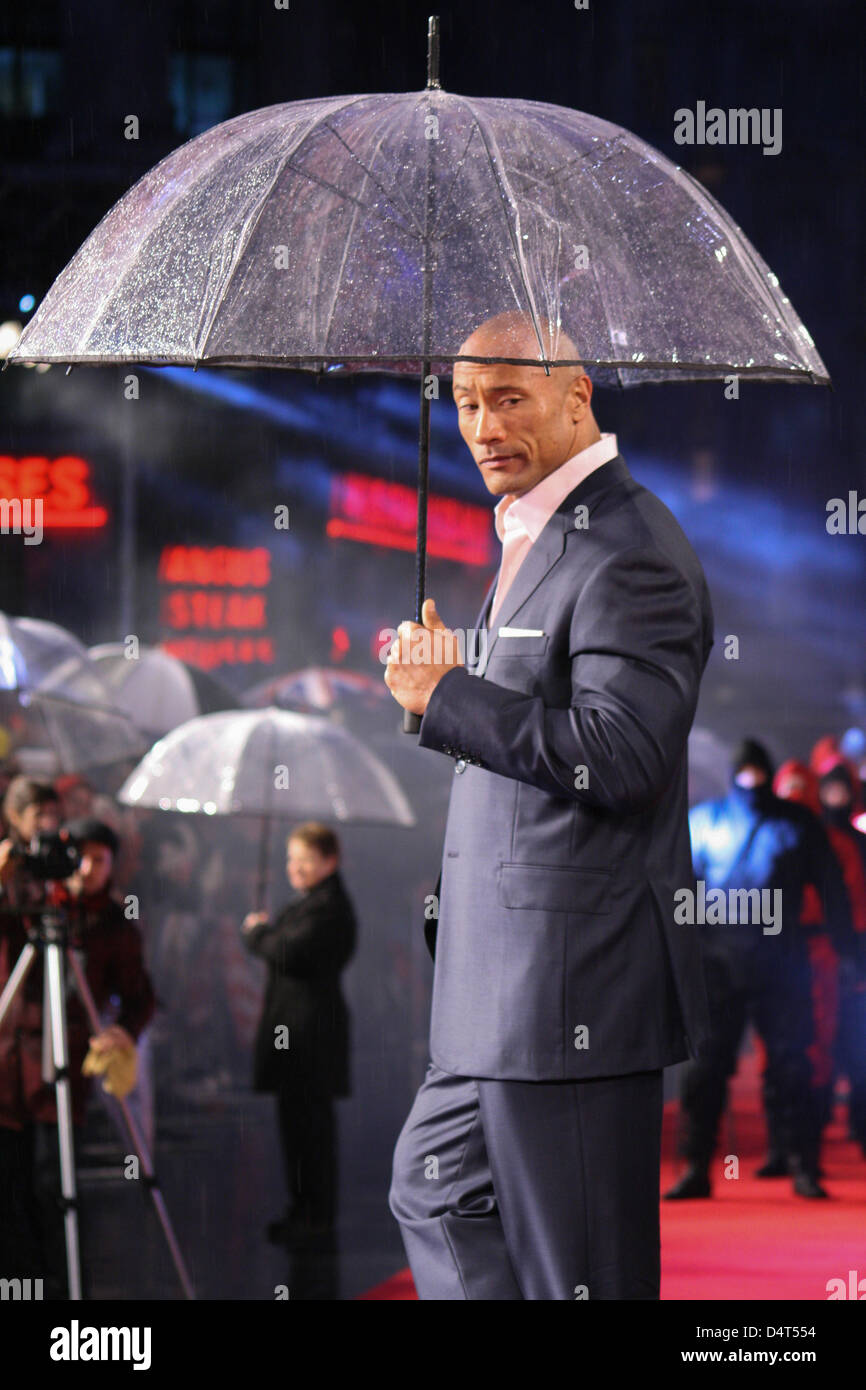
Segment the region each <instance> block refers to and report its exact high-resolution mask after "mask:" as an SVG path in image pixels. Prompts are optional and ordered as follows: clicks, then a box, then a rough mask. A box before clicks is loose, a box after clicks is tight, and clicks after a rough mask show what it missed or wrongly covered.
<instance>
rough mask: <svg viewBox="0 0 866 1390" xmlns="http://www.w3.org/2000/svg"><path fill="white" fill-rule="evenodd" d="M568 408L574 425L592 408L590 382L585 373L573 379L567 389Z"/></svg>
mask: <svg viewBox="0 0 866 1390" xmlns="http://www.w3.org/2000/svg"><path fill="white" fill-rule="evenodd" d="M568 396H569V407H570V408H571V410H572V412H573V415H572V418H573V420H574V423H575V424H578V423H579V422H580V421H581V420H582V419H583V418H584V416H585V415H586V413H587V411H589V410H590V409H591V408H592V407H591V404H590V402H591V401H592V381H591V379H590V377H589V376H588V375H587V373H586V372H581V373H580V374H579V375H578V376H576V377H574V378H573V379H572V381H571V382H570V384H569V387H568Z"/></svg>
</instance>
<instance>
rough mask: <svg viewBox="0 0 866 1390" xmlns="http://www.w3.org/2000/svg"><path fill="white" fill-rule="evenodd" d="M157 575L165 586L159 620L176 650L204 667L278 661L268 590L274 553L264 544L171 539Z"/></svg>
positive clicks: (169, 644)
mask: <svg viewBox="0 0 866 1390" xmlns="http://www.w3.org/2000/svg"><path fill="white" fill-rule="evenodd" d="M157 578H158V579H159V581H160V583H161V584H163V585H165V586H166V588H165V590H164V592H163V593H162V596H161V599H160V621H161V623H162V625H163V628H165V629H168V631H169V632H170V633H171V634H172V636H171V638H170V639H168V640H165V641H163V642H162V643H161V645H162V647H163V648H164V649H165V650H166V651H168V652H171V653H172V655H173V656H177V657H179V658H180V659H181V660H182V661H187V662H189V663H190V665H193V666H198V667H200V668H201V669H202V670H206V671H210V670H213V669H214V667H216V666H234V665H251V664H252V663H254V662H265V663H267V664H270V663H272V662H273V661H274V647H273V642H272V640H271V638H270V636H269V635H268V633H267V626H268V611H267V605H268V595H267V593H266V592H265V591H266V590H267V588H268V585H269V584H270V582H271V556H270V551H268V550H266V549H265V548H264V547H263V546H258V547H256V548H255V549H239V548H235V547H231V546H224V545H218V546H195V545H167V546H165V547H164V548H163V551H162V553H161V555H160V557H159V565H158V568H157ZM242 590H246V591H247V592H241V591H242ZM249 590H253V591H255V590H258V592H252V593H250V592H249ZM181 634H182V635H181Z"/></svg>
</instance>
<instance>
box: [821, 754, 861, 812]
mask: <svg viewBox="0 0 866 1390" xmlns="http://www.w3.org/2000/svg"><path fill="white" fill-rule="evenodd" d="M818 795H819V796H820V798H821V805H822V806H826V808H827V809H828V810H829V811H840V812H848V811H851V810H853V807H854V785H853V778H852V775H851V771H850V769H849V768H848V767H847V766H846V765H845V763H841V762H840V763H837V764H836V766H835V767H832V768H830V770H829V772H825V774H824V776H823V777H822V778H821V779H820V780H819V782H818Z"/></svg>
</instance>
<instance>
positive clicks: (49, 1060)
mask: <svg viewBox="0 0 866 1390" xmlns="http://www.w3.org/2000/svg"><path fill="white" fill-rule="evenodd" d="M21 915H22V916H26V917H28V918H35V919H37V920H38V923H39V925H38V926H37V927H32V928H30V929H29V930H28V937H29V940H28V941H27V943H26V945H25V946H24V947H23V948H22V951H21V954H20V956H19V957H18V960H17V961H16V963H15V967H14V969H13V970H12V973H11V974H10V976H9V979H8V981H7V983H6V986H5V988H4V990H3V992H2V994H0V1027H2V1026H3V1020H4V1018H5V1017H6V1014H7V1013H8V1011H9V1008H10V1006H11V1004H12V1001H13V999H14V998H15V995H16V993H17V992H18V990H19V989H21V988H22V987H23V984H24V981H25V980H26V978H27V975H28V974H29V972H30V969H31V967H32V966H33V964H34V962H35V960H36V956H37V951H40V950H41V951H42V954H43V959H44V968H43V986H44V995H43V1010H42V1076H43V1080H44V1081H46V1082H48V1083H51V1082H52V1081H53V1083H54V1093H55V1097H56V1100H57V1135H58V1140H59V1144H60V1181H61V1190H62V1193H63V1208H64V1218H63V1220H64V1235H65V1239H66V1269H67V1276H68V1280H69V1297H70V1300H73V1301H78V1300H80V1299H81V1296H82V1294H81V1261H80V1256H79V1246H78V1192H77V1187H76V1181H75V1158H74V1148H73V1142H72V1093H71V1090H70V1085H69V1042H68V1038H69V1035H68V1030H67V1025H66V975H65V969H64V967H65V964H66V963H67V962H68V965H69V968H70V970H71V973H72V978H73V979H74V981H75V985H76V988H77V990H78V995H79V998H80V999H81V1002H82V1004H83V1005H84V1011H85V1013H86V1015H87V1019H88V1022H89V1024H90V1027H91V1029H92V1030H93V1033H94V1034H95V1033H98V1032H100V1030H101V1023H100V1019H99V1014H98V1012H97V1009H96V1004H95V1002H94V999H93V995H92V994H91V992H90V986H89V984H88V983H87V977H86V975H85V973H84V968H83V966H82V963H81V960H80V958H79V955H78V953H77V951H76V949H75V947H74V946H72V945H71V944H70V941H69V924H68V921H67V918H66V914H65V913H64V912H63V911H62V909H60V908H48V909H42V910H39V909H36V910H33V911H30V912H27V913H26V914H25V913H22V914H21ZM116 1099H117V1101H118V1104H119V1106H120V1112H121V1115H122V1116H123V1121H124V1123H125V1125H126V1129H127V1134H128V1138H129V1140H130V1142H131V1144H132V1147H133V1149H134V1151H135V1153H136V1154H137V1155H138V1158H139V1161H140V1163H141V1168H142V1172H143V1174H144V1178H143V1181H144V1183H145V1185H146V1187H147V1188H148V1190H149V1192H150V1196H151V1200H152V1201H153V1205H154V1208H155V1210H156V1214H157V1217H158V1218H159V1223H160V1225H161V1227H162V1229H163V1232H164V1234H165V1238H166V1241H167V1243H168V1248H169V1251H170V1253H171V1258H172V1261H173V1263H174V1267H175V1269H176V1271H177V1275H178V1278H179V1280H180V1283H181V1286H182V1288H183V1291H184V1295H185V1296H186V1298H188V1299H194V1298H195V1291H194V1289H193V1286H192V1283H191V1281H190V1277H189V1274H188V1273H187V1269H186V1265H185V1264H184V1261H183V1256H182V1255H181V1252H180V1247H179V1246H178V1243H177V1240H176V1238H175V1234H174V1230H173V1227H172V1224H171V1220H170V1219H169V1215H168V1211H167V1209H166V1205H165V1200H164V1198H163V1195H162V1192H161V1191H160V1188H159V1184H158V1182H157V1179H156V1174H155V1172H154V1168H153V1163H152V1162H151V1158H150V1154H149V1153H148V1151H147V1145H146V1143H145V1140H144V1137H143V1135H142V1133H141V1131H140V1129H139V1127H138V1124H137V1122H136V1119H135V1116H134V1115H133V1113H132V1111H131V1110H130V1108H129V1105H128V1104H127V1101H126V1098H125V1097H116ZM122 1137H124V1138H125V1137H127V1136H122Z"/></svg>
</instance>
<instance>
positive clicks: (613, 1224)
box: [388, 1062, 662, 1300]
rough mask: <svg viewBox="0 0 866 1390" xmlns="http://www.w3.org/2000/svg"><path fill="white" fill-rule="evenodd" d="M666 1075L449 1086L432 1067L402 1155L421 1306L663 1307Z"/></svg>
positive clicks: (401, 1208)
mask: <svg viewBox="0 0 866 1390" xmlns="http://www.w3.org/2000/svg"><path fill="white" fill-rule="evenodd" d="M661 1120H662V1072H661V1070H654V1071H647V1072H639V1073H635V1074H632V1075H628V1076H615V1077H600V1078H593V1079H592V1080H587V1081H493V1080H487V1079H481V1078H477V1079H476V1078H472V1077H465V1076H452V1075H450V1074H449V1073H448V1072H444V1071H442V1070H441V1069H440V1068H439V1067H437V1066H436V1065H435V1064H434V1063H433V1062H431V1063H430V1064H429V1066H428V1068H427V1073H426V1076H425V1078H424V1081H423V1082H422V1084H421V1087H420V1089H419V1091H418V1094H417V1096H416V1097H415V1102H414V1104H413V1106H412V1109H411V1111H410V1113H409V1117H408V1119H407V1120H406V1123H405V1125H404V1126H403V1130H402V1132H401V1134H400V1137H399V1139H398V1141H397V1145H396V1148H395V1151H394V1165H393V1174H392V1181H391V1190H390V1194H389V1199H388V1201H389V1206H390V1208H391V1212H392V1214H393V1215H394V1217H395V1218H396V1220H397V1221H398V1222H399V1224H400V1228H401V1232H402V1236H403V1243H404V1245H405V1247H406V1254H407V1256H408V1259H409V1264H410V1266H411V1269H412V1275H413V1277H414V1280H415V1287H416V1289H417V1291H418V1297H419V1298H420V1299H439V1300H451V1299H486V1300H495V1299H569V1300H571V1299H583V1298H596V1299H657V1298H658V1297H659V1278H660V1238H659V1159H660V1148H661Z"/></svg>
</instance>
